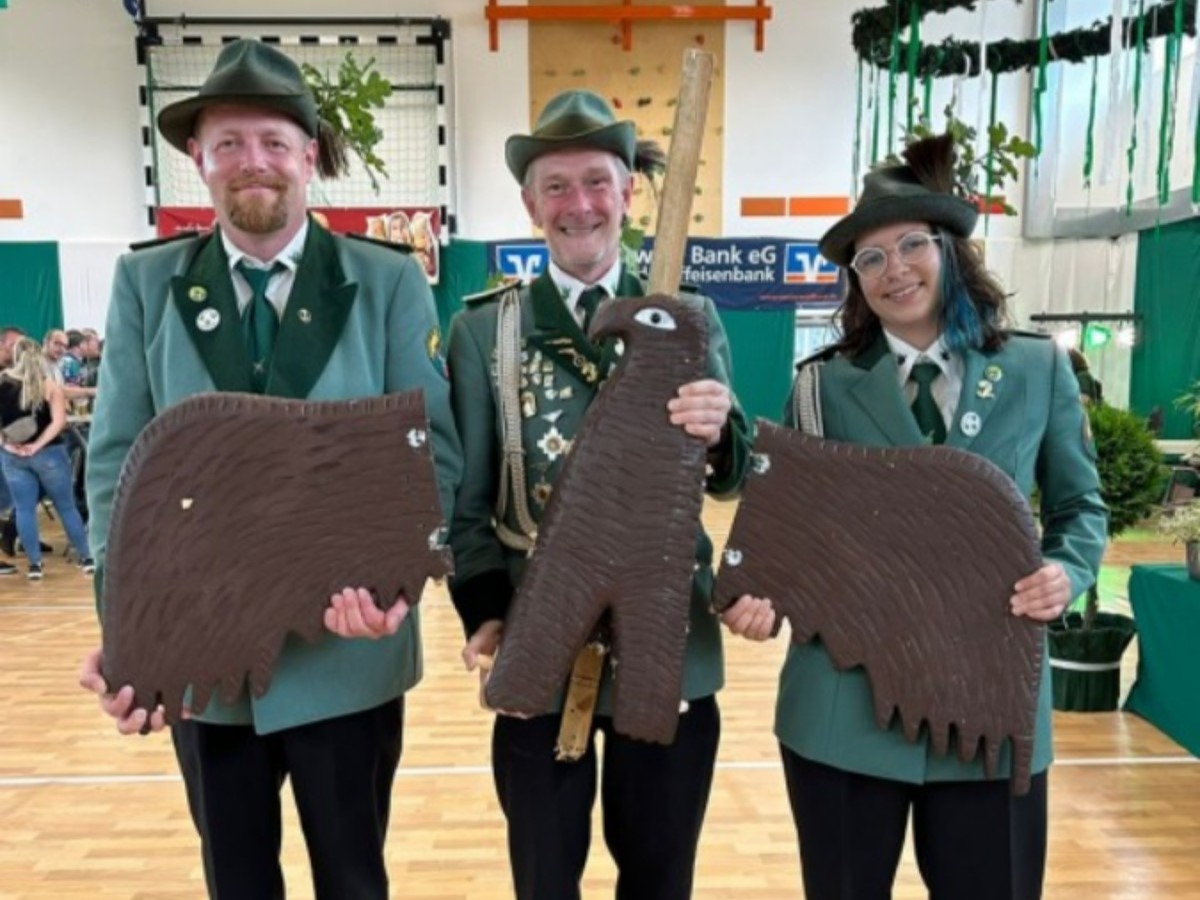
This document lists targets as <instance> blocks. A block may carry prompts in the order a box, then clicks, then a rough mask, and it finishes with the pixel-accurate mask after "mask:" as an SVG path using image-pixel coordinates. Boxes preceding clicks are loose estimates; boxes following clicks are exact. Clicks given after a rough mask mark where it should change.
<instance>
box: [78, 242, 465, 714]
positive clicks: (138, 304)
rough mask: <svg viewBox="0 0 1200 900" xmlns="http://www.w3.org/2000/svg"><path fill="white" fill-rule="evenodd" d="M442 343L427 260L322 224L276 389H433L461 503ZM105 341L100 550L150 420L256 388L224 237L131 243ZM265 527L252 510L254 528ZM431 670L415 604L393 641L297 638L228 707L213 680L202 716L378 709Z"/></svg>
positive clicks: (278, 360) (92, 494) (440, 465)
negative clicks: (145, 245) (259, 689)
mask: <svg viewBox="0 0 1200 900" xmlns="http://www.w3.org/2000/svg"><path fill="white" fill-rule="evenodd" d="M206 310H208V311H210V312H208V313H206V315H207V318H208V321H211V320H212V317H213V312H211V311H215V313H216V314H217V315H219V317H220V318H219V324H218V325H217V327H215V328H213V329H212V330H209V331H203V330H201V329H200V328H199V327H198V326H197V317H198V316H199V315H200V314H201V312H203V311H206ZM305 320H307V321H305ZM437 343H438V340H437V315H436V313H435V310H434V304H433V297H432V295H431V293H430V291H429V286H428V283H427V281H426V279H425V277H424V274H423V273H422V272H421V269H420V267H419V266H417V265H416V263H414V262H413V261H412V260H410V259H408V258H407V257H405V256H402V255H401V254H399V253H398V252H396V251H394V250H389V249H387V248H384V247H381V246H374V245H371V244H368V243H366V242H361V241H351V240H347V239H346V238H343V237H338V236H335V235H332V234H330V233H329V232H328V231H326V230H325V229H324V228H321V227H318V226H317V225H316V224H313V223H310V225H309V231H308V238H307V241H306V243H305V248H304V254H303V257H302V259H301V262H300V267H299V269H298V271H297V273H296V280H295V284H294V286H293V288H292V293H291V296H290V297H289V299H288V304H287V308H286V311H285V314H284V317H283V320H282V322H281V324H280V328H279V335H278V338H277V339H276V344H275V351H274V354H273V356H272V360H271V370H270V372H269V374H268V379H267V386H266V391H265V393H267V394H269V395H273V396H279V397H293V398H309V399H312V400H342V399H349V398H354V397H372V396H378V395H381V394H385V393H394V392H398V391H404V390H409V389H412V388H421V389H423V390H424V392H425V404H426V409H427V413H428V416H429V420H430V425H431V428H432V432H433V447H434V454H435V458H436V461H437V470H438V481H439V485H440V489H441V496H442V505H443V509H444V510H445V512H446V514H447V515H449V513H450V510H451V509H452V505H453V499H454V491H455V489H456V487H457V485H458V481H459V477H460V473H461V452H460V447H459V443H458V437H457V435H456V433H455V430H454V421H453V417H452V415H451V412H450V404H449V384H448V382H447V380H446V377H445V368H444V365H443V362H442V360H441V358H440V356H439V355H438V354H437V351H436V346H437ZM104 350H105V352H104V360H103V364H102V370H101V376H100V378H101V383H102V384H103V385H104V388H103V390H101V391H100V392H99V397H98V402H97V406H96V413H95V416H94V422H93V426H92V432H91V439H90V442H89V447H88V471H87V483H88V502H89V508H90V510H91V522H90V528H91V536H92V541H93V547H94V548H95V549H96V553H97V555H98V556H99V557H100V559H101V561H102V560H103V556H104V551H105V544H106V541H107V537H108V526H109V515H110V513H111V510H112V501H113V494H114V491H115V488H116V483H117V476H118V474H119V473H120V471H121V465H122V463H123V462H124V461H125V456H126V454H127V453H128V451H129V448H130V446H131V445H132V444H133V441H134V439H135V438H136V437H137V436H138V433H139V432H140V431H141V430H142V428H144V427H145V426H146V424H147V423H149V422H150V420H151V419H153V418H154V417H155V416H156V415H157V414H158V413H160V412H162V411H163V410H165V409H166V408H168V407H169V406H171V405H173V404H175V403H178V402H179V401H181V400H184V399H185V398H187V397H191V396H193V395H195V394H201V393H205V392H210V391H250V390H251V383H250V372H251V370H250V359H249V356H248V354H247V352H246V349H245V344H244V343H243V338H242V333H241V328H240V323H239V318H238V309H237V300H236V296H235V294H234V289H233V283H232V281H231V279H230V275H229V268H228V263H227V258H226V255H225V251H224V248H223V247H222V245H221V241H220V239H219V238H218V237H216V236H215V235H214V236H212V237H208V236H205V237H195V238H188V239H184V240H177V241H172V242H169V243H165V244H160V245H158V246H154V247H151V248H149V249H144V250H140V251H137V252H134V253H131V254H126V255H125V256H123V257H122V258H121V259H120V260H119V261H118V263H117V270H116V276H115V280H114V285H113V295H112V301H111V303H110V306H109V311H108V324H107V327H106V330H105V348H104ZM263 465H270V460H264V461H263ZM330 490H337V485H330ZM253 526H254V523H253V522H249V521H247V522H246V528H247V531H248V532H249V530H250V529H251V528H253ZM244 600H245V602H253V601H254V598H253V597H246V598H244ZM420 677H421V646H420V623H419V617H418V615H417V611H416V610H415V609H414V610H413V611H412V613H411V614H410V615H409V617H408V619H407V620H406V621H405V623H404V625H403V626H402V627H401V629H400V631H399V632H398V633H397V634H396V635H395V636H393V637H391V638H385V639H383V640H379V641H370V640H345V639H342V638H339V637H336V636H334V635H332V634H330V635H326V636H324V637H323V638H321V639H320V640H318V641H317V642H316V643H315V644H306V643H305V642H303V641H302V640H300V639H298V638H295V637H291V638H289V639H288V641H287V644H286V645H285V647H284V650H283V653H282V655H281V656H280V659H279V662H278V664H277V665H276V668H275V673H274V676H273V677H272V680H271V689H270V691H268V693H267V694H266V695H265V696H264V697H262V698H261V699H257V700H254V699H250V698H249V697H248V696H247V693H246V692H244V693H243V695H242V698H241V699H240V700H239V701H238V702H236V703H234V704H232V705H227V704H223V703H221V702H220V700H219V698H218V697H217V696H216V693H215V692H214V696H213V698H212V700H211V701H210V702H209V705H208V707H207V708H206V709H205V711H204V713H203V714H202V715H200V716H198V718H200V719H201V720H202V721H206V722H228V723H243V724H247V723H251V722H252V723H253V724H254V726H255V728H256V729H257V730H258V731H259V732H260V733H268V732H272V731H277V730H279V729H283V728H290V727H292V726H295V725H301V724H304V723H306V722H312V721H319V720H322V719H328V718H333V717H335V716H340V715H346V714H349V713H352V712H357V711H359V710H363V709H369V708H371V707H373V706H377V705H379V704H380V703H383V702H385V701H387V700H389V699H391V698H394V697H397V696H399V695H400V694H402V693H403V692H404V691H406V690H407V689H408V688H410V687H412V686H413V685H414V684H416V683H417V681H418V680H420Z"/></svg>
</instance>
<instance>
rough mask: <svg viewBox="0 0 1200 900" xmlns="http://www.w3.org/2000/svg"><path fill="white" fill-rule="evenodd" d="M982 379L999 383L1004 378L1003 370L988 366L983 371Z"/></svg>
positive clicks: (995, 366)
mask: <svg viewBox="0 0 1200 900" xmlns="http://www.w3.org/2000/svg"><path fill="white" fill-rule="evenodd" d="M983 377H984V378H986V379H987V380H988V381H999V380H1000V379H1001V378H1003V377H1004V370H1003V369H1001V368H1000V367H999V366H997V365H990V366H988V367H987V368H986V369H984V370H983Z"/></svg>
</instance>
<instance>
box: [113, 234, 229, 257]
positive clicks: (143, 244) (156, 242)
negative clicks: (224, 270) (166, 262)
mask: <svg viewBox="0 0 1200 900" xmlns="http://www.w3.org/2000/svg"><path fill="white" fill-rule="evenodd" d="M211 233H212V232H209V231H180V232H179V233H177V234H171V235H168V236H167V237H156V238H150V239H148V240H145V241H134V242H133V243H132V244H130V245H129V249H130V250H131V251H133V252H135V253H136V252H137V251H138V250H148V249H149V248H151V247H161V246H162V245H163V244H172V243H174V242H175V241H182V240H183V239H184V238H197V237H204V236H205V235H208V234H211Z"/></svg>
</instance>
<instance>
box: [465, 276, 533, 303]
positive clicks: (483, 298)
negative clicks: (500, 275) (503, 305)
mask: <svg viewBox="0 0 1200 900" xmlns="http://www.w3.org/2000/svg"><path fill="white" fill-rule="evenodd" d="M520 284H521V279H520V278H515V277H514V278H506V279H504V280H503V281H502V282H500V283H499V284H497V285H495V286H493V287H490V288H486V289H485V290H482V291H480V292H479V293H478V294H468V295H467V296H465V297H463V303H464V304H466V305H467V306H479V305H481V304H483V303H488V302H490V301H492V300H499V299H500V297H501V295H503V294H505V293H507V292H508V291H510V290H512V289H513V288H515V287H519V286H520Z"/></svg>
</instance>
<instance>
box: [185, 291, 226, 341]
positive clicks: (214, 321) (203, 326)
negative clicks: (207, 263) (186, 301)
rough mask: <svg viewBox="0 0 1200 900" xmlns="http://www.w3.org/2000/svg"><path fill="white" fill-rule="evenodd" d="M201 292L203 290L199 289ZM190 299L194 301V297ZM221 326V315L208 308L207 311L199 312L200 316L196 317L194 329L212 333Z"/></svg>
mask: <svg viewBox="0 0 1200 900" xmlns="http://www.w3.org/2000/svg"><path fill="white" fill-rule="evenodd" d="M200 290H203V288H200ZM192 299H195V298H194V297H193V298H192ZM220 324H221V314H220V313H219V312H218V311H217V310H215V309H213V308H212V307H209V308H208V309H202V310H200V314H199V315H197V316H196V327H197V328H199V329H200V330H201V331H212V330H213V329H214V328H216V327H217V326H218V325H220Z"/></svg>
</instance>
